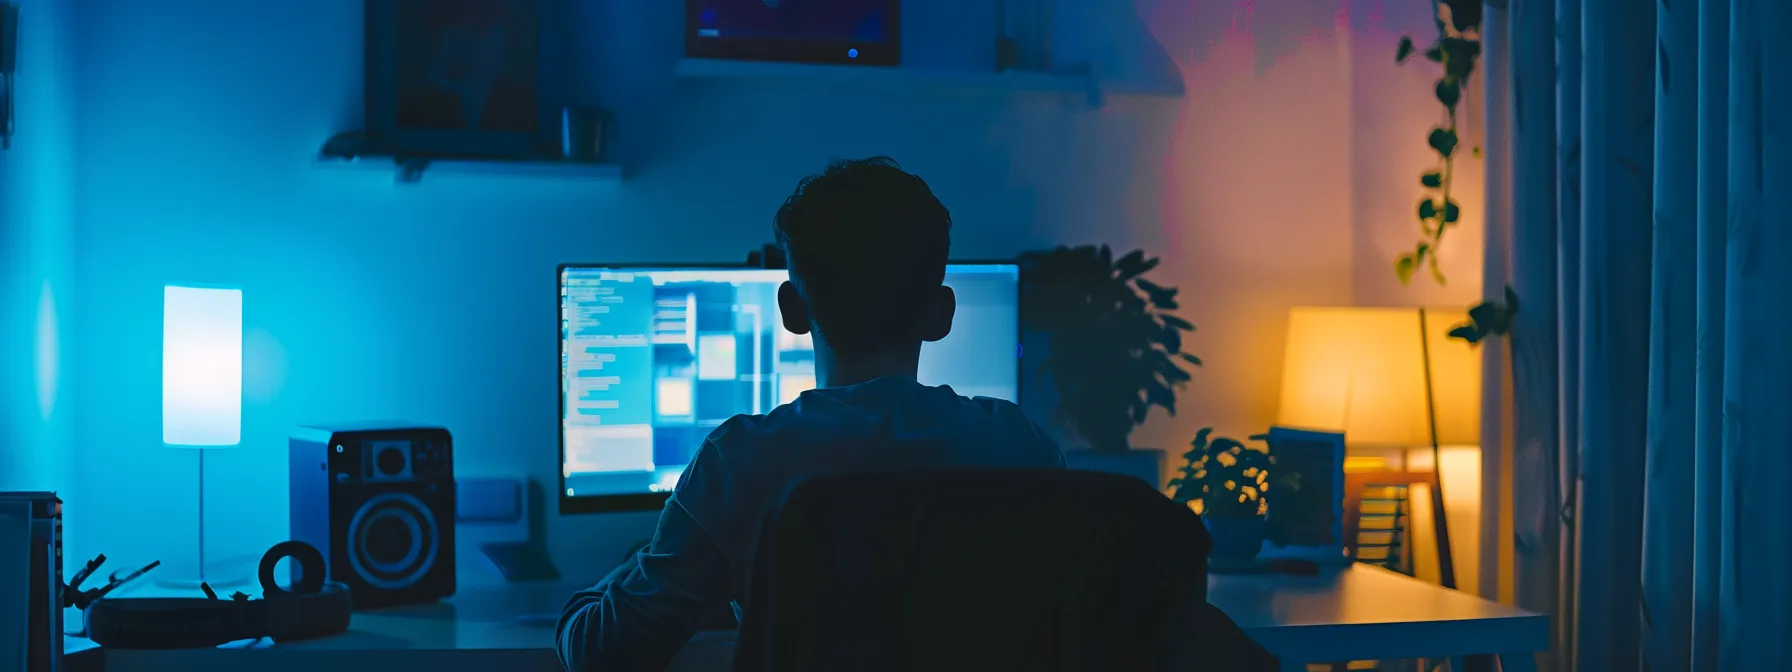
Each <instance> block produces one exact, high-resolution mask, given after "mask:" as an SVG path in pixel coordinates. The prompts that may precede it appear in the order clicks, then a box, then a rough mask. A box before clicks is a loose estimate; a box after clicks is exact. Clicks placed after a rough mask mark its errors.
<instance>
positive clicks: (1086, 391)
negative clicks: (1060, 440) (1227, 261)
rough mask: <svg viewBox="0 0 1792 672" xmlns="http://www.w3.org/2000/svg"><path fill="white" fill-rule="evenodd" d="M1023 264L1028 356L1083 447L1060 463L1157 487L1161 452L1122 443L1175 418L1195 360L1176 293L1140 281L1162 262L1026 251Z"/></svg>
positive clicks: (1106, 253) (1105, 252)
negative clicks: (1032, 341) (1160, 412)
mask: <svg viewBox="0 0 1792 672" xmlns="http://www.w3.org/2000/svg"><path fill="white" fill-rule="evenodd" d="M1020 263H1021V268H1022V270H1023V273H1024V274H1023V275H1022V279H1023V282H1022V284H1021V290H1020V291H1021V297H1020V303H1021V319H1022V320H1023V325H1024V326H1025V328H1026V331H1027V332H1029V333H1030V334H1032V335H1035V336H1037V337H1039V339H1041V341H1042V342H1041V343H1039V344H1038V345H1040V346H1043V347H1035V348H1033V350H1032V352H1036V353H1039V354H1038V356H1037V361H1038V363H1039V365H1038V370H1039V371H1040V372H1041V373H1043V374H1044V377H1045V378H1047V379H1049V380H1050V382H1051V386H1050V387H1051V389H1053V390H1054V391H1055V392H1056V393H1057V409H1056V411H1055V412H1054V417H1055V419H1056V421H1057V423H1058V424H1059V425H1060V426H1061V427H1062V428H1063V429H1065V430H1066V431H1067V432H1068V433H1069V434H1071V435H1073V436H1075V437H1076V438H1079V439H1081V440H1082V441H1083V442H1084V443H1086V444H1087V447H1088V450H1073V451H1068V452H1067V453H1066V454H1065V458H1066V460H1067V461H1068V462H1069V463H1070V466H1071V467H1073V468H1078V469H1093V470H1098V471H1107V472H1112V473H1122V474H1130V475H1136V476H1138V477H1140V478H1143V479H1145V480H1147V481H1150V482H1151V484H1152V485H1153V486H1154V487H1155V486H1157V485H1158V484H1161V483H1163V480H1162V478H1161V470H1162V464H1163V451H1158V450H1133V449H1132V446H1131V444H1130V443H1129V441H1128V437H1129V436H1130V435H1131V434H1132V430H1133V429H1134V428H1135V427H1137V426H1139V425H1140V424H1141V423H1143V422H1144V421H1145V418H1146V416H1147V415H1149V414H1150V412H1151V409H1152V408H1154V407H1156V408H1162V409H1164V410H1165V411H1167V412H1169V413H1170V414H1171V415H1175V414H1176V392H1177V390H1179V389H1180V388H1181V387H1182V386H1183V385H1184V384H1186V383H1187V382H1188V381H1189V372H1188V370H1187V369H1185V368H1184V367H1185V365H1192V366H1200V365H1201V360H1200V358H1198V357H1195V356H1194V355H1191V354H1188V353H1186V352H1183V351H1182V340H1183V336H1184V334H1186V333H1188V332H1191V331H1194V329H1195V326H1194V325H1192V324H1189V323H1188V321H1186V320H1184V319H1182V318H1180V317H1177V316H1176V315H1175V314H1174V311H1175V310H1176V309H1177V308H1178V306H1177V303H1176V292H1177V290H1176V289H1175V288H1172V287H1164V286H1161V285H1158V284H1156V283H1154V282H1151V281H1150V280H1147V279H1145V277H1144V276H1145V274H1146V273H1148V272H1150V271H1151V269H1153V268H1156V267H1157V264H1158V260H1157V259H1156V258H1151V257H1146V256H1145V253H1144V252H1143V251H1138V250H1135V251H1133V252H1130V253H1128V254H1126V255H1123V256H1121V257H1119V258H1115V257H1114V255H1113V253H1112V252H1111V251H1110V250H1109V249H1108V247H1107V246H1106V245H1102V246H1095V245H1084V246H1080V247H1067V246H1065V247H1058V248H1057V249H1053V250H1048V251H1040V252H1029V253H1027V254H1023V255H1021V258H1020Z"/></svg>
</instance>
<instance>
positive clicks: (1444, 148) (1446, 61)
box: [1394, 0, 1491, 285]
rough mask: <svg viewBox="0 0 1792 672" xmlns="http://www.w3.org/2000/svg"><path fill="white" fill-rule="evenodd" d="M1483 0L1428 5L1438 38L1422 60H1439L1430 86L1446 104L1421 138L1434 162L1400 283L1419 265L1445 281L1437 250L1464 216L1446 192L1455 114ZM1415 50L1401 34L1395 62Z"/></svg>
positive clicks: (1452, 166) (1399, 267)
mask: <svg viewBox="0 0 1792 672" xmlns="http://www.w3.org/2000/svg"><path fill="white" fill-rule="evenodd" d="M1489 1H1491V0H1489ZM1481 2H1482V0H1432V3H1431V4H1432V7H1433V9H1434V10H1435V14H1436V19H1437V40H1436V41H1434V42H1432V43H1431V46H1430V47H1428V48H1426V49H1425V51H1424V52H1423V55H1424V57H1425V60H1427V61H1431V62H1433V63H1438V64H1440V65H1442V66H1443V69H1444V72H1443V76H1442V77H1440V78H1438V80H1437V86H1436V88H1435V89H1434V95H1436V97H1437V102H1439V103H1442V104H1443V106H1444V122H1443V124H1442V125H1439V126H1437V127H1435V128H1433V129H1431V132H1430V133H1429V134H1428V135H1427V136H1426V139H1425V142H1426V144H1427V145H1429V146H1430V147H1431V149H1432V151H1434V152H1437V156H1438V165H1437V166H1436V167H1435V168H1432V169H1431V170H1427V171H1425V173H1424V174H1423V175H1420V176H1419V183H1420V184H1422V185H1424V187H1425V189H1426V194H1425V198H1424V200H1422V201H1420V202H1419V207H1418V216H1419V242H1418V244H1417V245H1416V246H1415V247H1414V248H1413V251H1411V252H1406V253H1403V254H1401V255H1400V257H1399V258H1398V259H1396V260H1395V261H1394V273H1395V274H1396V275H1398V276H1399V277H1400V282H1401V284H1411V283H1412V276H1413V275H1414V274H1415V273H1417V272H1418V270H1419V269H1420V268H1421V267H1423V268H1427V269H1429V270H1430V271H1431V277H1432V278H1433V279H1435V280H1436V281H1437V284H1439V285H1442V284H1444V274H1443V270H1442V269H1441V268H1440V267H1439V266H1438V263H1437V251H1438V247H1439V246H1440V245H1442V244H1443V240H1444V234H1445V233H1448V232H1449V230H1450V229H1451V228H1453V227H1454V226H1456V223H1457V221H1458V220H1460V219H1461V218H1462V208H1461V206H1460V205H1458V204H1457V203H1456V201H1455V200H1453V199H1452V198H1451V192H1450V187H1451V184H1452V183H1453V181H1454V179H1455V175H1456V159H1457V158H1458V156H1457V150H1459V149H1460V148H1461V144H1462V138H1461V136H1459V135H1458V134H1457V132H1456V117H1457V114H1456V112H1457V105H1458V104H1459V103H1461V102H1462V92H1463V90H1464V89H1465V88H1467V87H1468V81H1469V77H1470V76H1472V75H1474V74H1475V64H1476V63H1477V62H1478V61H1480V59H1481V15H1482V12H1481ZM1417 50H1418V47H1417V46H1416V45H1415V43H1414V42H1413V40H1412V38H1411V37H1410V36H1409V37H1402V38H1400V48H1399V51H1398V52H1397V53H1395V54H1394V60H1395V62H1397V63H1402V64H1403V63H1406V62H1407V61H1408V60H1409V59H1411V58H1412V56H1413V54H1414V53H1415V52H1417ZM1473 153H1474V155H1475V156H1477V157H1478V156H1480V153H1481V150H1480V148H1479V147H1477V148H1475V149H1474V150H1473Z"/></svg>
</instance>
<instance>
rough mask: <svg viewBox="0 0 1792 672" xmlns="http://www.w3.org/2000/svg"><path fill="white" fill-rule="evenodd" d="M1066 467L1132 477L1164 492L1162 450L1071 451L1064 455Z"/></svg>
mask: <svg viewBox="0 0 1792 672" xmlns="http://www.w3.org/2000/svg"><path fill="white" fill-rule="evenodd" d="M1064 463H1065V464H1066V465H1069V467H1070V468H1071V469H1076V470H1079V471H1099V472H1102V473H1108V474H1119V475H1121V476H1132V477H1134V478H1138V479H1139V480H1142V481H1145V482H1146V483H1150V484H1151V487H1152V488H1155V489H1158V490H1163V488H1164V474H1163V469H1164V451H1161V450H1143V449H1137V448H1135V449H1132V450H1068V451H1065V452H1064Z"/></svg>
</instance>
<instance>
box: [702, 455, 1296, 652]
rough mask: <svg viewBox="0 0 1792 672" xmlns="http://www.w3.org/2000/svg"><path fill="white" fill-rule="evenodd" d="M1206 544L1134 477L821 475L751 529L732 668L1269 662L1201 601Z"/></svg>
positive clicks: (1189, 518) (1191, 524)
mask: <svg viewBox="0 0 1792 672" xmlns="http://www.w3.org/2000/svg"><path fill="white" fill-rule="evenodd" d="M1211 545H1212V542H1211V540H1210V539H1209V537H1208V535H1207V531H1206V529H1205V528H1204V527H1203V526H1202V524H1201V520H1200V518H1199V517H1198V516H1196V515H1195V514H1194V513H1193V512H1191V511H1189V510H1188V509H1187V508H1186V507H1183V506H1181V505H1178V504H1175V503H1174V502H1171V501H1170V500H1169V499H1167V498H1165V497H1164V496H1163V495H1162V494H1160V493H1159V492H1157V491H1156V490H1154V489H1152V488H1151V487H1150V486H1149V485H1147V484H1145V483H1143V482H1140V481H1139V480H1138V479H1135V478H1131V477H1125V476H1115V475H1110V474H1100V473H1094V472H1078V471H1065V470H1006V469H1003V470H996V469H971V470H933V471H895V472H879V473H856V474H838V475H826V476H817V477H814V478H811V479H809V480H806V481H803V482H801V483H798V484H797V485H796V486H795V487H793V488H792V489H791V490H790V491H789V492H788V494H787V495H786V496H785V498H784V499H783V501H782V503H781V504H780V505H778V506H776V507H774V509H773V512H772V513H771V516H770V518H769V519H768V521H767V524H766V526H765V528H764V530H763V532H762V534H761V537H760V541H759V547H758V550H757V554H756V560H755V564H754V567H753V574H752V579H751V582H750V586H749V588H748V591H747V593H748V595H747V598H748V599H747V600H746V601H745V603H744V604H743V605H742V608H743V612H744V613H743V619H742V623H741V631H740V641H739V645H738V647H737V648H736V655H735V662H734V670H735V672H773V671H775V672H811V671H821V670H826V671H830V672H832V671H838V670H862V671H880V670H928V671H929V672H933V671H941V672H945V671H951V670H1026V671H1028V672H1053V671H1057V672H1084V671H1089V672H1094V671H1097V670H1100V671H1109V670H1114V671H1131V670H1151V671H1153V672H1155V671H1159V670H1166V669H1172V660H1183V661H1185V660H1186V659H1187V656H1186V655H1181V656H1180V657H1179V652H1178V649H1179V648H1180V649H1181V650H1182V651H1181V652H1180V653H1181V654H1186V653H1187V651H1188V650H1191V649H1192V650H1194V651H1195V654H1196V655H1195V656H1194V660H1195V663H1196V664H1193V665H1183V666H1182V667H1181V668H1180V669H1215V670H1229V671H1230V670H1238V671H1240V672H1248V671H1250V670H1256V669H1268V670H1274V669H1275V659H1274V658H1273V657H1270V656H1269V655H1268V654H1267V653H1266V652H1264V651H1263V650H1262V649H1261V648H1260V647H1257V646H1256V644H1255V643H1254V642H1250V640H1249V639H1248V638H1246V637H1244V635H1243V633H1242V632H1241V631H1238V629H1237V626H1236V625H1234V624H1232V622H1231V621H1230V619H1227V618H1226V617H1225V616H1224V615H1223V614H1220V613H1219V612H1218V611H1217V610H1215V609H1213V608H1212V607H1211V606H1209V605H1207V604H1206V595H1207V571H1206V561H1207V554H1208V551H1209V550H1210V548H1211ZM1264 665H1267V667H1263V666H1264Z"/></svg>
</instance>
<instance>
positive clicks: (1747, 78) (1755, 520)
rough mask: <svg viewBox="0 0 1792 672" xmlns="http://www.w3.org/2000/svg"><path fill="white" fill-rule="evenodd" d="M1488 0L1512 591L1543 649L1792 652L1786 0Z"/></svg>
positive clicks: (1607, 660) (1658, 655)
mask: <svg viewBox="0 0 1792 672" xmlns="http://www.w3.org/2000/svg"><path fill="white" fill-rule="evenodd" d="M1487 11H1488V12H1489V13H1490V16H1489V17H1488V19H1489V20H1488V21H1487V22H1486V25H1487V26H1488V29H1489V30H1488V34H1487V35H1485V36H1483V38H1484V40H1485V41H1486V42H1487V43H1488V48H1487V50H1486V54H1487V58H1489V59H1498V62H1496V63H1492V64H1488V65H1487V67H1489V68H1506V69H1509V72H1510V76H1509V77H1504V78H1501V80H1500V81H1498V82H1495V81H1494V80H1492V79H1490V80H1488V87H1489V91H1488V96H1487V104H1488V105H1489V106H1492V107H1494V108H1497V110H1490V111H1489V114H1488V117H1489V118H1490V119H1499V118H1504V119H1506V120H1508V121H1507V123H1509V124H1510V133H1511V141H1510V143H1509V150H1506V151H1510V153H1511V156H1510V166H1511V168H1510V170H1509V171H1499V172H1495V171H1489V174H1488V179H1489V180H1495V181H1502V180H1503V181H1506V182H1507V183H1506V184H1490V185H1489V188H1488V190H1487V193H1488V194H1489V195H1490V198H1491V197H1493V196H1496V195H1500V196H1503V197H1504V198H1509V199H1510V203H1501V204H1490V207H1498V208H1502V209H1504V210H1505V211H1506V212H1510V213H1511V216H1510V217H1509V218H1498V219H1495V218H1490V219H1489V225H1490V226H1501V225H1504V226H1509V227H1510V230H1509V231H1500V232H1495V231H1490V232H1489V234H1488V240H1496V239H1501V238H1504V239H1506V240H1509V241H1510V242H1509V244H1510V246H1511V250H1510V251H1509V252H1508V251H1507V250H1498V251H1495V250H1493V249H1491V246H1490V249H1489V252H1488V255H1489V263H1496V262H1498V263H1507V264H1510V271H1511V276H1510V277H1511V278H1512V287H1513V290H1514V291H1515V292H1516V294H1517V296H1518V297H1519V299H1520V306H1519V311H1518V313H1517V316H1516V319H1515V322H1514V326H1513V329H1512V332H1511V333H1510V334H1509V335H1508V336H1507V338H1506V341H1505V346H1506V347H1507V348H1508V351H1509V353H1510V358H1511V359H1510V361H1511V366H1510V368H1509V369H1508V370H1509V372H1510V374H1509V375H1510V376H1511V377H1512V386H1513V390H1514V404H1513V424H1514V427H1513V430H1512V435H1511V442H1510V444H1509V445H1510V449H1511V452H1512V460H1513V470H1514V471H1513V473H1514V478H1513V482H1512V491H1511V496H1512V511H1513V525H1512V528H1511V533H1512V535H1513V548H1514V561H1515V567H1514V568H1513V569H1514V573H1513V577H1514V588H1515V591H1514V592H1515V595H1516V597H1517V600H1518V602H1519V606H1521V607H1524V608H1527V609H1530V610H1533V611H1539V612H1545V613H1548V614H1550V615H1551V620H1552V623H1553V624H1555V626H1556V632H1555V634H1556V641H1555V643H1554V646H1553V648H1552V651H1551V653H1550V654H1549V655H1548V656H1546V657H1545V659H1544V660H1542V661H1540V663H1541V664H1542V667H1543V669H1561V670H1568V669H1575V670H1651V671H1654V672H1660V671H1663V670H1701V671H1702V670H1720V669H1792V568H1789V567H1792V432H1789V431H1788V423H1792V343H1787V342H1786V341H1788V340H1792V336H1788V334H1792V319H1789V316H1792V305H1787V304H1789V303H1792V217H1789V216H1788V214H1787V213H1788V210H1787V208H1785V207H1782V206H1780V205H1779V204H1778V203H1777V202H1775V201H1772V200H1769V199H1767V195H1769V194H1782V195H1785V194H1792V146H1789V145H1792V143H1789V142H1788V135H1789V134H1792V128H1788V125H1789V124H1792V101H1788V99H1787V98H1788V95H1789V92H1792V63H1788V62H1786V60H1785V59H1772V58H1764V57H1763V54H1764V51H1765V47H1766V45H1768V44H1770V42H1769V40H1773V39H1774V38H1777V37H1779V36H1780V35H1781V34H1782V32H1783V31H1784V30H1785V29H1786V28H1787V27H1792V2H1788V1H1786V0H1704V1H1702V2H1701V1H1697V0H1656V2H1655V3H1653V6H1651V4H1650V3H1645V2H1638V1H1636V0H1628V1H1623V0H1488V1H1487ZM1496 17H1497V19H1498V20H1495V19H1496ZM1496 112H1497V113H1496ZM1503 149H1504V148H1495V147H1492V146H1490V147H1489V151H1495V150H1503ZM1502 289H1503V288H1496V287H1489V288H1488V294H1489V296H1490V297H1496V296H1498V295H1499V292H1500V291H1501V290H1502ZM1488 373H1489V375H1498V374H1500V373H1502V372H1496V371H1490V372H1488Z"/></svg>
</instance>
